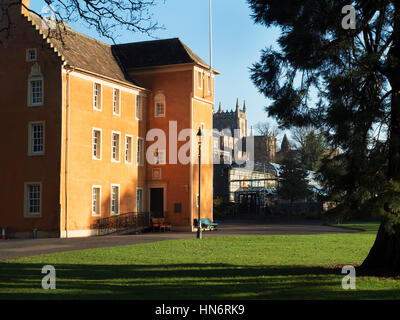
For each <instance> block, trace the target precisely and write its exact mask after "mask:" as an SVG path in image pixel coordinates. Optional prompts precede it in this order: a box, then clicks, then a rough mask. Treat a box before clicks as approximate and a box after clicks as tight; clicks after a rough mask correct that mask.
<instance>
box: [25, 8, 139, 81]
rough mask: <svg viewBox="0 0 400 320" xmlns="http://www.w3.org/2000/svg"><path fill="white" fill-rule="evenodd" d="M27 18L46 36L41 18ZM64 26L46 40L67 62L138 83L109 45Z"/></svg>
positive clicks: (34, 16) (84, 68) (32, 15)
mask: <svg viewBox="0 0 400 320" xmlns="http://www.w3.org/2000/svg"><path fill="white" fill-rule="evenodd" d="M29 20H30V21H32V23H33V25H34V26H35V27H36V29H37V30H39V32H41V33H42V34H43V35H44V36H45V37H46V36H47V34H48V33H47V31H46V30H44V29H43V26H42V19H41V18H40V17H39V16H37V15H35V14H33V13H31V14H30V16H29ZM65 26H66V28H65V31H64V30H62V31H60V32H58V34H56V35H52V36H50V37H48V41H47V42H49V44H50V46H52V47H53V48H54V50H55V51H56V52H57V53H58V54H59V55H60V56H61V57H62V59H63V60H64V61H65V62H66V63H67V64H69V65H70V66H72V67H75V68H79V69H83V70H86V71H89V72H93V73H96V74H99V75H102V76H105V77H109V78H112V79H115V80H118V81H122V82H126V83H129V84H134V85H138V84H137V83H136V82H135V81H133V80H132V79H130V78H129V77H128V76H127V75H126V74H125V73H124V71H123V69H122V68H121V67H120V65H119V64H118V61H117V60H116V59H115V57H114V55H113V53H112V49H111V46H110V45H108V44H106V43H104V42H102V41H99V40H96V39H94V38H91V37H89V36H87V35H84V34H82V33H79V32H77V31H74V30H72V29H71V28H70V27H68V26H67V25H65Z"/></svg>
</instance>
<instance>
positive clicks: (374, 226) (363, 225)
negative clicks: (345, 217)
mask: <svg viewBox="0 0 400 320" xmlns="http://www.w3.org/2000/svg"><path fill="white" fill-rule="evenodd" d="M330 225H331V226H334V227H342V228H349V229H355V230H361V231H365V232H367V233H371V234H374V235H376V233H377V232H378V229H379V225H380V223H379V222H345V223H342V224H330Z"/></svg>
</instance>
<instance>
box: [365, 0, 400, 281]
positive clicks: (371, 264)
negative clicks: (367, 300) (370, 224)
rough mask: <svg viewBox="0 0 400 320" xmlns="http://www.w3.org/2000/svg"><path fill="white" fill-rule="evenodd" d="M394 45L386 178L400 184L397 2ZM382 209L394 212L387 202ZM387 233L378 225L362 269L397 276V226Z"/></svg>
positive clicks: (399, 251) (399, 260)
mask: <svg viewBox="0 0 400 320" xmlns="http://www.w3.org/2000/svg"><path fill="white" fill-rule="evenodd" d="M394 6H395V21H394V31H393V36H394V40H393V46H392V47H391V49H390V51H389V55H388V62H389V63H388V65H390V67H389V68H390V69H389V71H388V78H389V81H390V85H391V87H392V90H393V94H392V102H391V115H390V116H391V117H390V124H389V159H388V160H389V164H388V172H387V180H388V181H390V180H393V181H395V182H398V183H400V4H398V3H395V4H394ZM385 210H386V211H387V212H389V213H390V214H393V215H398V214H400V213H399V212H392V211H391V210H390V208H389V206H388V205H386V206H385ZM395 230H396V231H395V233H394V234H390V233H388V232H387V230H385V228H384V226H383V225H381V226H380V228H379V231H378V235H377V237H376V240H375V243H374V246H373V247H372V249H371V251H370V252H369V254H368V257H367V258H366V259H365V261H364V262H363V264H362V266H361V269H363V270H365V271H367V272H372V273H374V274H386V275H400V228H399V227H395Z"/></svg>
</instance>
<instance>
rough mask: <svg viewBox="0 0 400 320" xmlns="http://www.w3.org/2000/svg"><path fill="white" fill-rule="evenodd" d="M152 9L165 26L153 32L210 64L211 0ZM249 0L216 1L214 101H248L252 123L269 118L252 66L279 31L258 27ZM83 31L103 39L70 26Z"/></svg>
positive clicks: (169, 2)
mask: <svg viewBox="0 0 400 320" xmlns="http://www.w3.org/2000/svg"><path fill="white" fill-rule="evenodd" d="M159 2H160V3H159V5H157V6H156V7H154V8H153V9H152V13H153V15H154V20H155V21H158V22H159V24H161V25H163V26H164V27H165V29H164V30H158V31H155V32H154V33H153V37H155V38H159V39H165V38H174V37H179V38H180V39H181V40H182V41H183V42H184V43H185V44H186V45H188V46H189V47H190V48H191V49H192V50H193V51H194V52H195V53H196V54H198V55H199V56H200V57H201V58H203V60H205V61H206V62H207V63H209V56H210V54H209V19H208V17H209V6H208V4H209V2H208V0H165V2H163V0H160V1H159ZM42 5H43V1H31V6H32V9H34V10H38V11H39V12H40V10H41V6H42ZM250 14H251V11H250V9H249V7H248V4H247V2H246V1H245V0H213V31H214V32H213V33H214V41H213V53H214V57H213V66H214V68H215V69H217V70H218V71H220V72H221V75H219V76H218V77H217V79H216V87H215V94H216V105H215V109H217V108H218V105H219V102H221V103H222V107H223V110H228V109H233V108H234V107H235V104H236V98H239V101H240V105H241V107H242V105H243V101H244V100H246V105H247V110H248V115H247V119H248V127H249V129H250V127H251V126H253V127H254V126H255V124H256V123H257V122H260V121H267V120H269V121H272V122H273V120H271V119H267V114H266V113H265V112H264V107H265V106H266V105H267V104H268V101H267V100H266V99H265V98H264V97H263V96H262V95H261V94H259V93H258V91H257V89H256V88H255V87H254V85H253V83H252V82H251V80H250V73H249V67H251V66H252V64H253V63H255V62H257V61H258V60H259V58H260V52H261V50H262V49H263V48H265V47H269V46H271V45H274V44H275V41H276V39H277V37H278V36H279V31H278V30H276V29H270V30H268V29H267V28H265V27H264V26H260V25H255V24H254V22H253V21H252V19H251V17H250ZM71 27H72V28H73V29H75V30H77V31H79V32H82V33H85V34H88V35H91V36H93V37H95V38H97V39H100V40H103V41H104V42H108V43H109V42H110V41H109V40H107V39H102V38H100V37H99V35H98V34H97V33H96V32H95V30H88V29H85V28H84V27H83V26H82V25H81V24H75V25H71ZM118 32H119V33H120V37H119V38H117V39H116V42H117V43H125V42H134V41H145V40H153V38H151V37H148V36H147V35H143V34H139V33H129V32H127V31H125V30H119V31H118Z"/></svg>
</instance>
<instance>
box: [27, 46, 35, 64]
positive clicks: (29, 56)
mask: <svg viewBox="0 0 400 320" xmlns="http://www.w3.org/2000/svg"><path fill="white" fill-rule="evenodd" d="M36 55H37V51H36V49H28V50H26V61H27V62H32V61H36Z"/></svg>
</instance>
